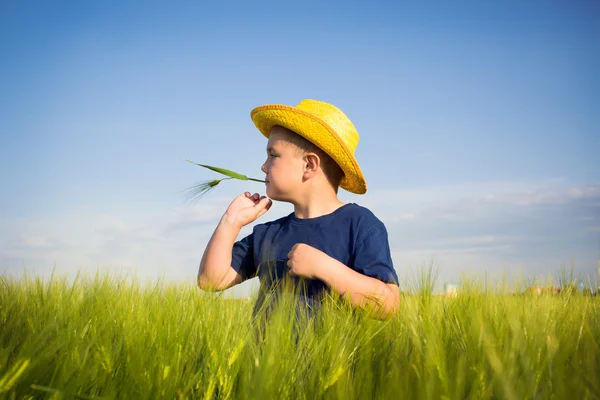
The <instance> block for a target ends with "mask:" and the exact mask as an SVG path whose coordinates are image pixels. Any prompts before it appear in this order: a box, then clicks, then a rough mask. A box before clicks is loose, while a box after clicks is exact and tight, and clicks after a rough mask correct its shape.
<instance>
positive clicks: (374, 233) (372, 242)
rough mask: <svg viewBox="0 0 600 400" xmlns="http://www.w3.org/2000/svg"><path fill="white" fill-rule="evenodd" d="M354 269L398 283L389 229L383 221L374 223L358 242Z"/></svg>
mask: <svg viewBox="0 0 600 400" xmlns="http://www.w3.org/2000/svg"><path fill="white" fill-rule="evenodd" d="M354 269H355V270H356V271H358V272H360V273H361V274H363V275H366V276H370V277H371V278H376V279H379V280H380V281H383V282H385V283H394V284H396V285H397V284H398V275H397V274H396V270H395V269H394V265H393V262H392V256H391V252H390V245H389V242H388V234H387V230H386V229H385V226H384V225H383V223H381V222H380V223H378V224H376V225H374V226H373V227H372V228H371V229H369V231H368V232H367V233H366V234H365V235H363V236H362V237H361V238H360V239H359V241H358V242H357V243H356V252H355V256H354Z"/></svg>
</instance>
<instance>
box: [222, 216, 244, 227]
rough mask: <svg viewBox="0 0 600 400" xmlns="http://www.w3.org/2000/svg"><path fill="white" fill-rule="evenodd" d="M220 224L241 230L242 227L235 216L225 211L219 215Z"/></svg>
mask: <svg viewBox="0 0 600 400" xmlns="http://www.w3.org/2000/svg"><path fill="white" fill-rule="evenodd" d="M221 224H223V225H225V226H229V227H231V228H234V229H237V230H241V229H242V228H243V227H244V225H242V224H241V223H240V222H239V220H238V219H237V218H236V217H234V216H232V215H229V214H227V213H225V214H223V217H221Z"/></svg>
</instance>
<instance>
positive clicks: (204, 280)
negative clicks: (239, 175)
mask: <svg viewBox="0 0 600 400" xmlns="http://www.w3.org/2000/svg"><path fill="white" fill-rule="evenodd" d="M272 204H273V203H272V202H271V200H269V199H267V198H265V197H264V196H262V197H261V196H259V195H258V194H257V193H255V194H254V195H252V196H251V195H250V193H248V192H246V193H243V194H241V195H239V196H238V197H236V198H235V199H234V200H233V201H232V202H231V204H230V205H229V208H227V211H226V212H225V214H224V215H223V217H222V218H221V221H220V222H219V225H217V228H216V229H215V231H214V233H213V235H212V237H211V238H210V241H209V242H208V245H207V246H206V250H204V254H203V255H202V260H201V261H200V268H199V270H198V286H199V287H200V288H201V289H203V290H209V291H220V290H225V289H228V288H230V287H232V286H234V285H237V284H238V283H241V282H242V281H243V277H242V275H241V274H239V273H238V272H237V271H236V270H235V269H234V268H233V267H232V266H231V258H232V251H233V245H234V243H235V239H236V238H237V236H238V234H239V233H240V230H241V229H242V227H243V226H244V225H247V224H249V223H251V222H253V221H255V220H256V219H257V218H259V217H260V216H262V215H263V214H265V213H266V212H267V211H269V209H270V208H271V205H272Z"/></svg>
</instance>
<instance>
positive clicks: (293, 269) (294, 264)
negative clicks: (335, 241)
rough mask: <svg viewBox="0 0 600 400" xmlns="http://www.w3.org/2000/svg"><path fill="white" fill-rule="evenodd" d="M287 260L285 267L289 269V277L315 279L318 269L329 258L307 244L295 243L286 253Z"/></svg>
mask: <svg viewBox="0 0 600 400" xmlns="http://www.w3.org/2000/svg"><path fill="white" fill-rule="evenodd" d="M288 259H289V261H288V262H287V266H288V267H289V269H290V270H289V272H290V275H297V276H301V277H304V278H308V279H317V278H318V273H319V268H320V267H321V266H322V265H324V264H325V263H327V261H328V260H329V259H331V257H329V256H328V255H327V254H326V253H323V252H322V251H321V250H319V249H316V248H314V247H312V246H310V245H308V244H305V243H296V244H295V245H294V247H292V250H290V252H289V253H288Z"/></svg>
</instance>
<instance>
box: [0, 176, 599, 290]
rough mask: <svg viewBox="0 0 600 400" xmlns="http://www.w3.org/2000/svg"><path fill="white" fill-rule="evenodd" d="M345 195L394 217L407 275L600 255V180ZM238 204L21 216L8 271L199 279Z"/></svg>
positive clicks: (551, 263) (3, 259) (552, 263)
mask: <svg viewBox="0 0 600 400" xmlns="http://www.w3.org/2000/svg"><path fill="white" fill-rule="evenodd" d="M341 198H342V199H343V200H346V201H356V202H358V203H359V204H362V205H365V206H367V207H369V208H370V209H371V210H372V211H373V212H374V213H375V214H376V215H377V216H378V217H379V218H380V219H382V220H383V221H384V223H386V225H387V226H388V231H389V234H390V245H391V249H392V252H393V257H394V262H395V265H396V268H397V270H398V273H399V275H405V274H407V273H408V272H410V271H411V270H414V269H415V268H417V267H419V266H422V265H427V264H428V263H429V262H430V260H431V259H432V257H434V258H435V260H437V265H438V267H439V268H440V279H443V280H444V281H455V280H457V279H458V277H459V276H460V274H461V273H468V274H475V273H482V271H492V272H494V273H497V272H498V271H505V270H508V271H512V272H515V271H519V270H521V271H522V272H528V271H529V272H531V271H538V272H539V271H542V272H544V271H547V270H551V269H557V268H559V266H560V264H561V262H565V261H568V259H569V257H571V256H575V257H576V258H577V260H578V262H579V264H578V265H581V267H582V268H583V269H585V268H588V266H589V267H590V268H592V269H594V271H595V266H596V262H597V260H599V259H600V249H598V247H597V243H598V240H600V236H599V235H598V232H600V230H599V229H598V225H597V224H598V221H600V218H599V217H598V211H599V210H600V203H599V200H600V185H599V184H596V183H595V184H590V185H586V186H581V187H573V188H568V187H564V185H562V184H561V183H560V182H556V181H548V182H541V183H535V182H517V183H507V182H502V183H482V184H471V185H454V186H442V187H432V188H415V189H402V190H397V189H395V190H379V191H372V192H370V193H369V194H368V195H367V196H365V197H360V198H354V197H352V195H347V194H341ZM230 201H231V199H229V198H208V199H205V200H203V202H202V203H199V204H197V205H195V206H191V205H187V206H177V207H174V208H172V209H166V210H154V211H148V212H145V213H142V212H136V213H127V212H123V213H122V214H119V215H109V214H107V213H106V212H103V211H102V210H92V209H91V208H89V207H83V206H80V207H75V208H74V209H73V210H68V211H66V212H65V213H63V214H62V215H55V216H52V217H46V218H42V219H11V220H9V221H6V223H5V224H3V225H2V226H0V243H1V244H0V271H4V272H8V273H14V274H18V273H20V272H21V271H22V270H23V268H26V269H27V270H28V271H29V272H35V273H39V274H45V275H48V274H49V273H50V272H51V271H52V269H53V268H56V271H57V272H59V273H64V274H74V273H75V272H76V271H79V270H81V271H84V272H85V271H88V272H95V271H96V269H100V270H109V271H123V272H125V273H131V274H136V275H137V276H138V277H140V278H143V279H156V278H157V277H159V276H161V275H164V276H165V277H166V278H167V279H171V280H186V281H188V282H193V281H194V280H195V279H196V274H197V268H198V264H199V262H200V259H201V257H202V253H203V251H204V247H205V245H206V243H207V242H208V240H209V238H210V235H211V234H212V232H213V231H214V229H215V226H216V224H217V223H218V221H219V219H220V217H221V215H222V214H223V212H224V211H225V209H226V208H227V205H228V204H229V202H230ZM582 202H583V203H582ZM548 207H551V208H550V209H549V208H548ZM291 211H292V209H291V206H290V205H288V204H281V203H275V204H274V205H273V207H272V209H271V211H270V212H269V213H268V214H266V215H265V216H264V217H262V218H261V220H259V221H257V222H256V223H260V222H263V221H267V220H274V219H277V218H279V217H281V216H284V215H287V214H288V213H290V212H291ZM253 225H254V224H253ZM253 225H250V226H246V227H244V228H243V230H242V231H241V232H240V236H239V238H241V237H243V236H245V235H247V234H249V233H250V232H251V231H252V226H253ZM586 235H587V236H586ZM590 268H588V269H590ZM256 285H257V282H248V283H246V284H244V285H242V286H240V287H237V288H235V289H234V290H231V291H230V293H231V294H233V295H243V294H245V293H248V291H249V290H252V289H253V288H255V287H256Z"/></svg>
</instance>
